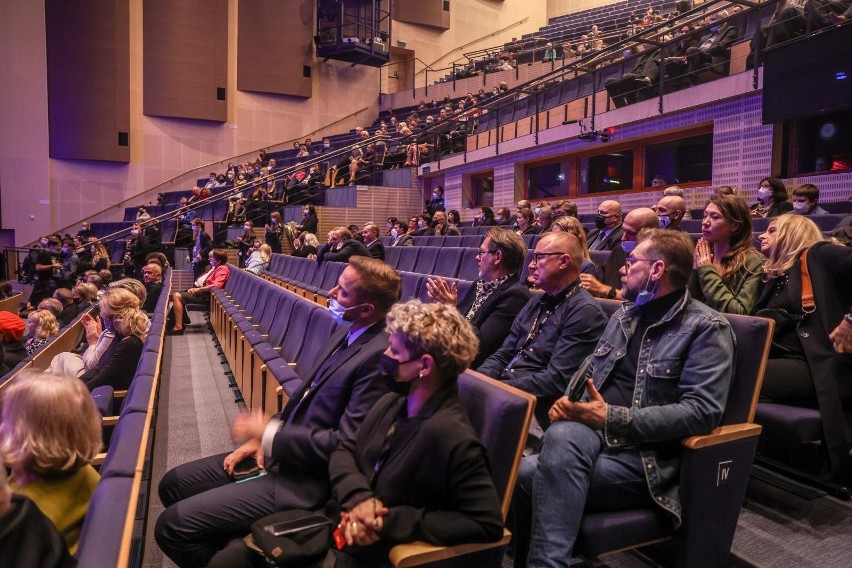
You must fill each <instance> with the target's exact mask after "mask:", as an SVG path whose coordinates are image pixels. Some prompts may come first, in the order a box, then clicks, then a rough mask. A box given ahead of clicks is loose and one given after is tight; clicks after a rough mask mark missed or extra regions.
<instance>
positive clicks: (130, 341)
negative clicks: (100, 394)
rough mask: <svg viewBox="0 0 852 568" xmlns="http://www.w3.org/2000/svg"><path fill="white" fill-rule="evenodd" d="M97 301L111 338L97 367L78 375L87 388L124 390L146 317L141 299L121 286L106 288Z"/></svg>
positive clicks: (130, 377)
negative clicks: (112, 336) (104, 386)
mask: <svg viewBox="0 0 852 568" xmlns="http://www.w3.org/2000/svg"><path fill="white" fill-rule="evenodd" d="M99 305H100V308H101V320H102V321H103V327H104V329H105V330H107V331H112V332H113V333H115V338H114V339H113V340H112V342H111V343H110V344H109V347H108V348H107V349H106V351H105V352H104V354H103V355H102V356H101V358H100V360H99V361H98V365H97V367H95V368H93V369H90V370H88V371H86V372H85V373H84V374H83V375H82V376H81V377H80V378H81V379H83V381H84V382H85V383H86V386H88V387H89V390H92V389H94V388H96V387H99V386H103V385H109V386H111V387H112V388H114V389H115V390H124V389H126V388H128V387H129V386H130V382H131V381H132V380H133V375H134V373H135V371H136V365H137V364H138V363H139V357H140V356H141V355H142V343H143V342H144V341H145V337H146V336H147V334H148V327H149V326H150V321H149V320H148V316H147V315H145V312H143V311H142V310H141V309H140V307H141V305H142V302H141V301H140V299H139V296H137V295H136V294H134V293H133V292H131V291H130V290H128V289H127V288H124V287H115V288H112V287H111V288H106V289H105V290H104V293H103V296H101V300H100V302H99Z"/></svg>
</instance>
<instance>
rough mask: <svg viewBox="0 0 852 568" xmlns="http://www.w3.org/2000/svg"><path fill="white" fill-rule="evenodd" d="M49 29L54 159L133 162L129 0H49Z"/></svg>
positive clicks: (49, 85) (51, 142)
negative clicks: (131, 153) (131, 157)
mask: <svg viewBox="0 0 852 568" xmlns="http://www.w3.org/2000/svg"><path fill="white" fill-rule="evenodd" d="M7 25H14V23H11V22H7ZM45 30H46V41H47V99H48V128H49V131H50V136H49V138H50V157H51V158H57V159H68V160H104V161H111V162H129V161H130V146H129V143H130V141H129V133H130V43H129V42H130V11H129V1H128V0H80V1H78V2H67V1H63V0H45Z"/></svg>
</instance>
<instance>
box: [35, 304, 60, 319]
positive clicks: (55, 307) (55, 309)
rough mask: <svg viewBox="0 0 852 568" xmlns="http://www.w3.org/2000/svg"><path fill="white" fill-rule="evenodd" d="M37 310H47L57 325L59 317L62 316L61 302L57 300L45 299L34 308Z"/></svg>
mask: <svg viewBox="0 0 852 568" xmlns="http://www.w3.org/2000/svg"><path fill="white" fill-rule="evenodd" d="M36 309H37V310H47V311H48V312H50V313H51V314H53V317H55V318H56V322H57V324H58V323H59V316H61V315H62V302H60V301H59V300H57V299H56V298H45V299H44V300H42V301H41V302H39V303H38V306H36Z"/></svg>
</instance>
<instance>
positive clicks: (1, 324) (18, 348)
mask: <svg viewBox="0 0 852 568" xmlns="http://www.w3.org/2000/svg"><path fill="white" fill-rule="evenodd" d="M26 329H27V326H26V325H24V320H22V319H21V318H20V317H18V315H17V314H13V313H12V312H2V311H0V341H2V347H3V350H2V351H3V361H2V364H3V366H4V367H5V368H6V370H5V372H8V371H11V370H12V369H14V368H15V367H17V366H18V363H20V362H21V361H23V360H24V359H25V358H26V356H27V348H26V346H25V345H24V344H23V343H22V342H21V340H22V339H23V337H24V331H26ZM5 372H4V374H5Z"/></svg>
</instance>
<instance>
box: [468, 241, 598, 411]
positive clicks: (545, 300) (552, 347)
mask: <svg viewBox="0 0 852 568" xmlns="http://www.w3.org/2000/svg"><path fill="white" fill-rule="evenodd" d="M582 260H583V252H582V250H581V248H580V242H579V241H578V240H577V238H576V237H575V236H574V235H572V234H570V233H549V234H547V235H545V236H543V237H542V238H541V240H539V242H538V244H537V245H536V247H535V252H534V254H533V260H532V262H530V276H532V280H533V283H534V284H535V286H536V287H537V288H539V289H541V290H543V291H544V294H542V295H538V296H535V297H533V298H532V299H531V300H530V301H529V303H527V305H526V306H525V307H524V308H523V309H522V310H521V312H520V313H519V314H518V316H517V318H515V321H514V322H513V324H512V328H511V330H510V331H509V335H508V337H507V338H506V340H505V341H504V342H503V345H502V346H501V347H500V349H498V350H497V351H496V352H495V353H494V354H493V355H491V356H490V357H488V359H486V360H485V362H483V363H482V365H480V366H479V367H478V369H477V370H478V371H480V372H481V373H483V374H485V375H488V376H490V377H494V378H496V379H500V380H502V381H505V382H506V383H508V384H509V385H511V386H513V387H516V388H519V389H521V390H523V391H526V392H529V393H531V394H534V395H535V396H536V397H537V398H538V401H539V402H538V404H537V405H536V408H537V411H536V416H537V418H538V422H539V424H540V425H541V426H542V427H543V428H546V427H547V426H548V422H547V420H546V418H547V409H549V408H550V406H551V405H552V404H553V402H554V401H555V400H556V398H557V397H559V396H561V395H562V394H563V393H565V389H566V387H567V386H568V378H569V377H570V376H571V375H572V374H573V373H574V371H576V369H577V367H579V365H580V363H581V362H582V361H583V359H584V358H585V357H586V356H587V355H589V354H590V353H591V352H592V349H593V348H594V346H595V343H597V341H598V338H599V337H600V335H601V333H602V332H603V328H604V326H605V324H606V317H605V316H604V312H603V310H602V309H601V307H600V306H599V305H598V303H597V302H596V301H595V300H594V298H592V296H591V295H590V294H589V293H588V292H587V291H586V290H584V289H583V288H582V287H581V286H580V279H579V275H580V265H581V264H582Z"/></svg>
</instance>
